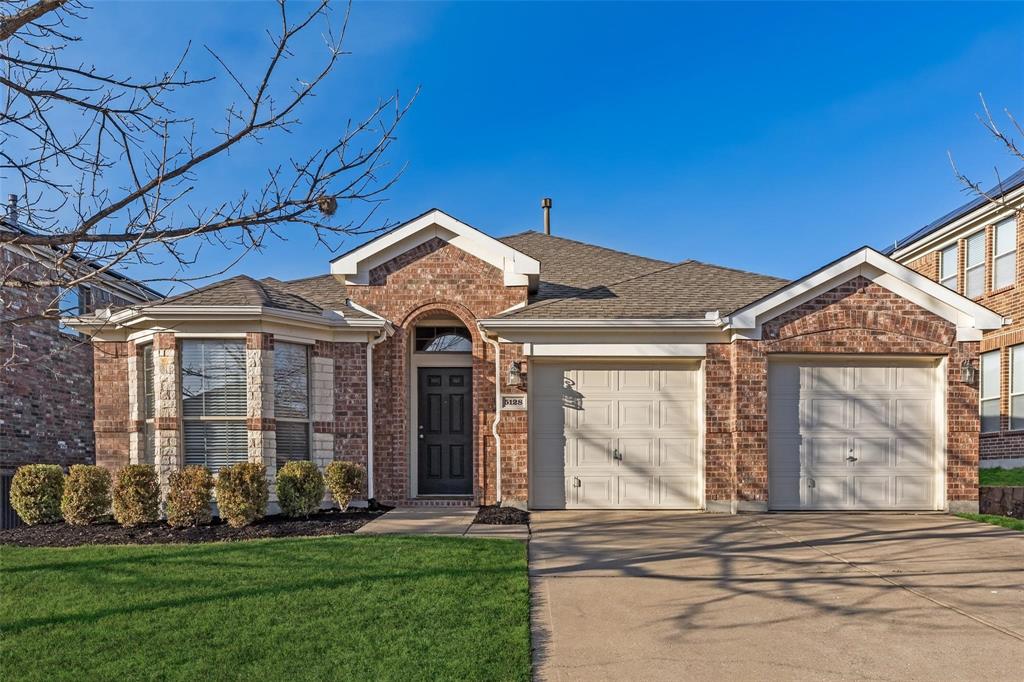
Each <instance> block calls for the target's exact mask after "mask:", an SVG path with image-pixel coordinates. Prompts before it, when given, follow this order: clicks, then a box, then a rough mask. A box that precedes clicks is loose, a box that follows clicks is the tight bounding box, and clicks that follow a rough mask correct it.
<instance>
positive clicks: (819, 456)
mask: <svg viewBox="0 0 1024 682" xmlns="http://www.w3.org/2000/svg"><path fill="white" fill-rule="evenodd" d="M804 447H805V451H806V458H805V460H804V461H805V463H806V465H807V466H808V467H814V468H828V467H839V468H841V469H845V468H846V465H847V462H846V458H847V456H848V455H849V449H850V448H849V444H848V440H847V439H846V438H833V437H829V436H806V437H805V438H804ZM793 460H794V461H793V465H794V466H796V467H797V469H798V470H799V466H800V460H799V458H798V457H794V458H793Z"/></svg>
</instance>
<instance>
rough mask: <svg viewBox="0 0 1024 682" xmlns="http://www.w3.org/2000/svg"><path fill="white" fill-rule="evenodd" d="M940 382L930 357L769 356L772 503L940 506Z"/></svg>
mask: <svg viewBox="0 0 1024 682" xmlns="http://www.w3.org/2000/svg"><path fill="white" fill-rule="evenodd" d="M937 381H938V371H937V369H936V363H935V362H932V361H928V362H924V363H910V362H907V361H899V362H886V361H881V360H876V361H870V360H863V359H861V360H852V359H846V360H845V361H840V362H835V361H830V362H824V361H823V362H818V363H815V362H807V361H801V362H797V361H772V362H771V363H770V364H769V368H768V392H769V401H768V429H769V438H768V480H769V493H768V500H769V505H770V506H771V507H772V508H773V509H808V510H810V509H828V510H831V509H836V510H842V509H845V510H858V509H862V510H885V509H935V508H936V504H937V503H940V504H941V499H940V498H941V495H939V494H938V491H937V490H936V481H938V480H940V479H939V477H938V473H939V461H938V454H937V453H938V448H937V430H936V427H937V423H938V421H939V420H938V419H937V407H938V404H937V400H936V383H937Z"/></svg>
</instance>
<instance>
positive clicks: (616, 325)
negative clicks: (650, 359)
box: [479, 318, 721, 330]
mask: <svg viewBox="0 0 1024 682" xmlns="http://www.w3.org/2000/svg"><path fill="white" fill-rule="evenodd" d="M479 324H480V325H482V327H486V328H487V329H491V330H500V329H717V328H719V327H721V320H720V319H718V318H714V319H705V318H701V319H689V320H687V319H671V318H666V319H661V320H659V319H646V320H641V319H636V320H616V319H603V320H598V319H594V320H537V319H525V318H524V319H504V318H491V319H489V320H480V322H479Z"/></svg>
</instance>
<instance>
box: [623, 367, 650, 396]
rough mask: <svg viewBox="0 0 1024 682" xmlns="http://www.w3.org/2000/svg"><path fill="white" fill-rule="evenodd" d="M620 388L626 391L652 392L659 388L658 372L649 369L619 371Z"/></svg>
mask: <svg viewBox="0 0 1024 682" xmlns="http://www.w3.org/2000/svg"><path fill="white" fill-rule="evenodd" d="M617 379H618V382H619V384H618V390H619V391H622V392H624V393H629V392H632V391H636V392H638V393H650V392H651V391H654V390H657V388H658V387H657V384H656V383H655V382H656V379H657V373H656V372H654V371H653V370H649V369H626V370H619V372H618V377H617Z"/></svg>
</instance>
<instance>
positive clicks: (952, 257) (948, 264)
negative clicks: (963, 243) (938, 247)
mask: <svg viewBox="0 0 1024 682" xmlns="http://www.w3.org/2000/svg"><path fill="white" fill-rule="evenodd" d="M958 251H959V249H957V246H956V244H953V245H952V246H950V247H947V248H945V249H943V250H942V257H941V264H940V266H939V284H941V285H942V286H944V287H948V288H950V289H952V290H953V291H956V290H957V281H956V280H957V276H956V275H957V272H956V271H957V255H958V254H957V252H958Z"/></svg>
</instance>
